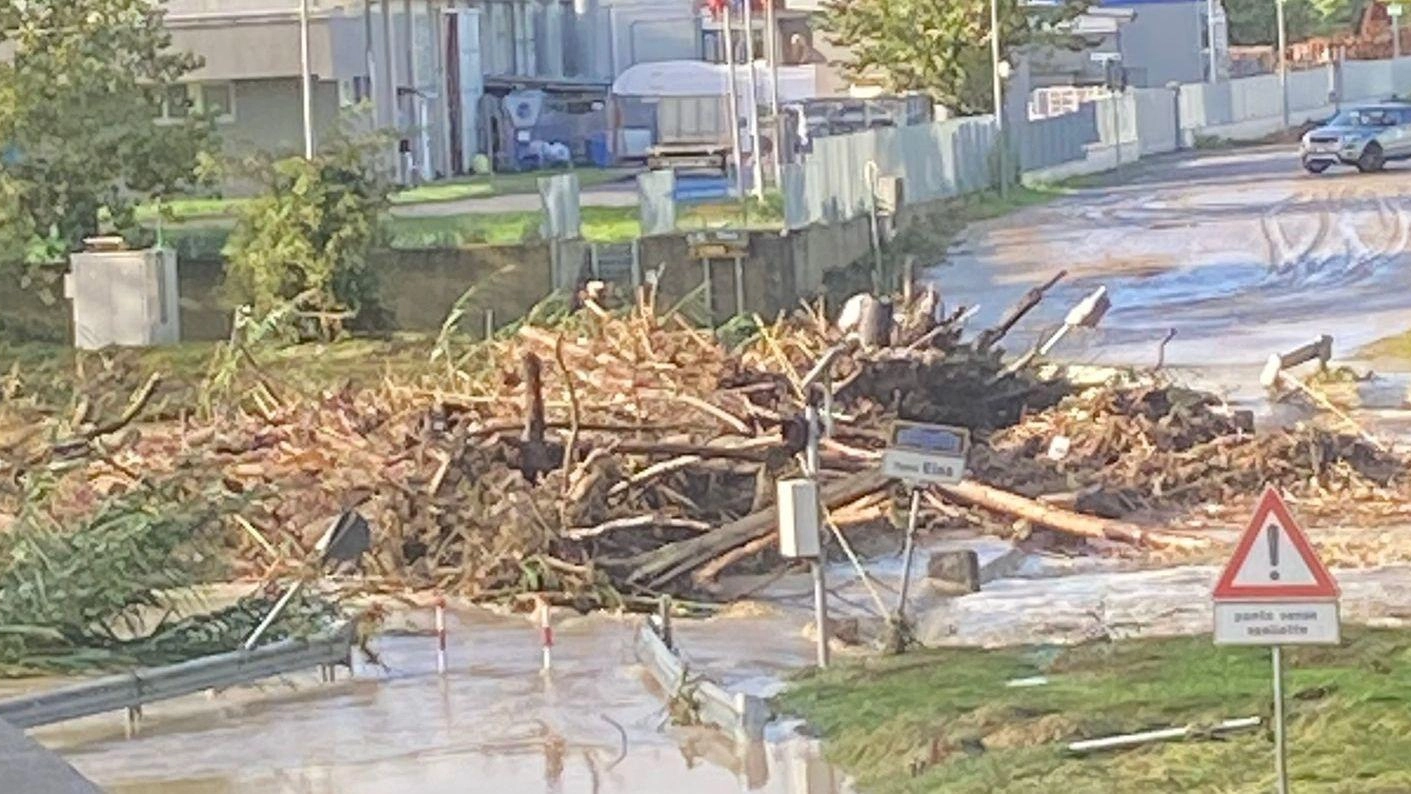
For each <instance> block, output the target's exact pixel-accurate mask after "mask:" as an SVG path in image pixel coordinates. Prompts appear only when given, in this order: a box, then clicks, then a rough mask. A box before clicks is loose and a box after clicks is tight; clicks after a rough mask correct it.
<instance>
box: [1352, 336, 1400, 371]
mask: <svg viewBox="0 0 1411 794" xmlns="http://www.w3.org/2000/svg"><path fill="white" fill-rule="evenodd" d="M1355 355H1356V356H1357V357H1358V358H1368V359H1373V360H1383V361H1400V362H1403V363H1406V362H1411V331H1402V332H1401V333H1399V334H1393V335H1392V336H1388V337H1386V338H1384V339H1378V340H1377V341H1375V342H1373V343H1372V344H1370V345H1367V346H1366V347H1362V348H1359V349H1358V350H1357V353H1356V354H1355Z"/></svg>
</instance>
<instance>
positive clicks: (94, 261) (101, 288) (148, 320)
mask: <svg viewBox="0 0 1411 794" xmlns="http://www.w3.org/2000/svg"><path fill="white" fill-rule="evenodd" d="M88 242H89V250H87V251H83V252H81V253H76V254H73V255H71V256H70V257H69V274H68V277H67V278H66V281H65V294H66V296H67V297H68V298H70V299H71V300H72V301H73V325H74V335H73V338H74V347H77V348H78V349H80V350H98V349H101V348H104V347H108V346H110V345H119V346H124V347H148V346H152V345H171V344H176V343H177V342H178V341H180V339H181V322H180V317H179V315H180V311H179V309H178V296H177V281H176V252H175V251H171V250H167V249H162V248H153V249H147V250H142V251H129V250H124V249H122V248H121V246H120V245H117V244H115V243H112V242H110V241H108V240H106V239H99V240H91V241H88Z"/></svg>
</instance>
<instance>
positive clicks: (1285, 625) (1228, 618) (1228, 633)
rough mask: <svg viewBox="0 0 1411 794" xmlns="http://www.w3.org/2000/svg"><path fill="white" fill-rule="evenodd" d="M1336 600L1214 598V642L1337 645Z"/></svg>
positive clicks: (1338, 635) (1229, 643)
mask: <svg viewBox="0 0 1411 794" xmlns="http://www.w3.org/2000/svg"><path fill="white" fill-rule="evenodd" d="M1341 641H1342V637H1341V634H1340V632H1339V628H1338V602H1336V601H1305V602H1301V603H1300V602H1293V601H1280V602H1278V603H1263V602H1259V601H1217V602H1215V644H1216V645H1337V644H1338V643H1339V642H1341Z"/></svg>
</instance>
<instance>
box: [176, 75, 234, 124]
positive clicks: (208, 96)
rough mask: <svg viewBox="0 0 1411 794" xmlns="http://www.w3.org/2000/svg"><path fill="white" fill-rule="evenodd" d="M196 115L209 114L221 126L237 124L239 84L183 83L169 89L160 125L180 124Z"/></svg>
mask: <svg viewBox="0 0 1411 794" xmlns="http://www.w3.org/2000/svg"><path fill="white" fill-rule="evenodd" d="M192 113H199V114H207V115H210V116H211V117H212V118H214V119H215V120H216V121H219V122H225V123H229V122H232V121H234V120H235V84H234V83H181V84H179V85H171V86H167V90H166V93H165V94H164V95H163V96H162V115H161V117H160V118H159V119H158V121H164V122H168V123H171V122H177V121H180V120H182V119H185V118H187V117H189V116H190V115H191V114H192Z"/></svg>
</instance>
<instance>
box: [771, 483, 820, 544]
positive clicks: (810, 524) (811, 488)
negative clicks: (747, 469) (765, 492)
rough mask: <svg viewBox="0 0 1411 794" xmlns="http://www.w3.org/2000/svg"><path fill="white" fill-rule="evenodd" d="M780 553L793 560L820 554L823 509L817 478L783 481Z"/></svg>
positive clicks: (780, 495) (780, 506) (781, 491)
mask: <svg viewBox="0 0 1411 794" xmlns="http://www.w3.org/2000/svg"><path fill="white" fill-rule="evenodd" d="M778 486H779V491H778V493H779V554H780V555H781V556H784V557H787V558H789V559H800V558H803V559H813V558H815V557H817V556H818V554H819V543H818V535H819V525H820V524H822V518H823V517H822V515H820V513H821V512H822V510H821V509H820V507H819V501H818V483H817V482H814V481H813V480H804V479H799V480H780V481H779V484H778Z"/></svg>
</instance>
